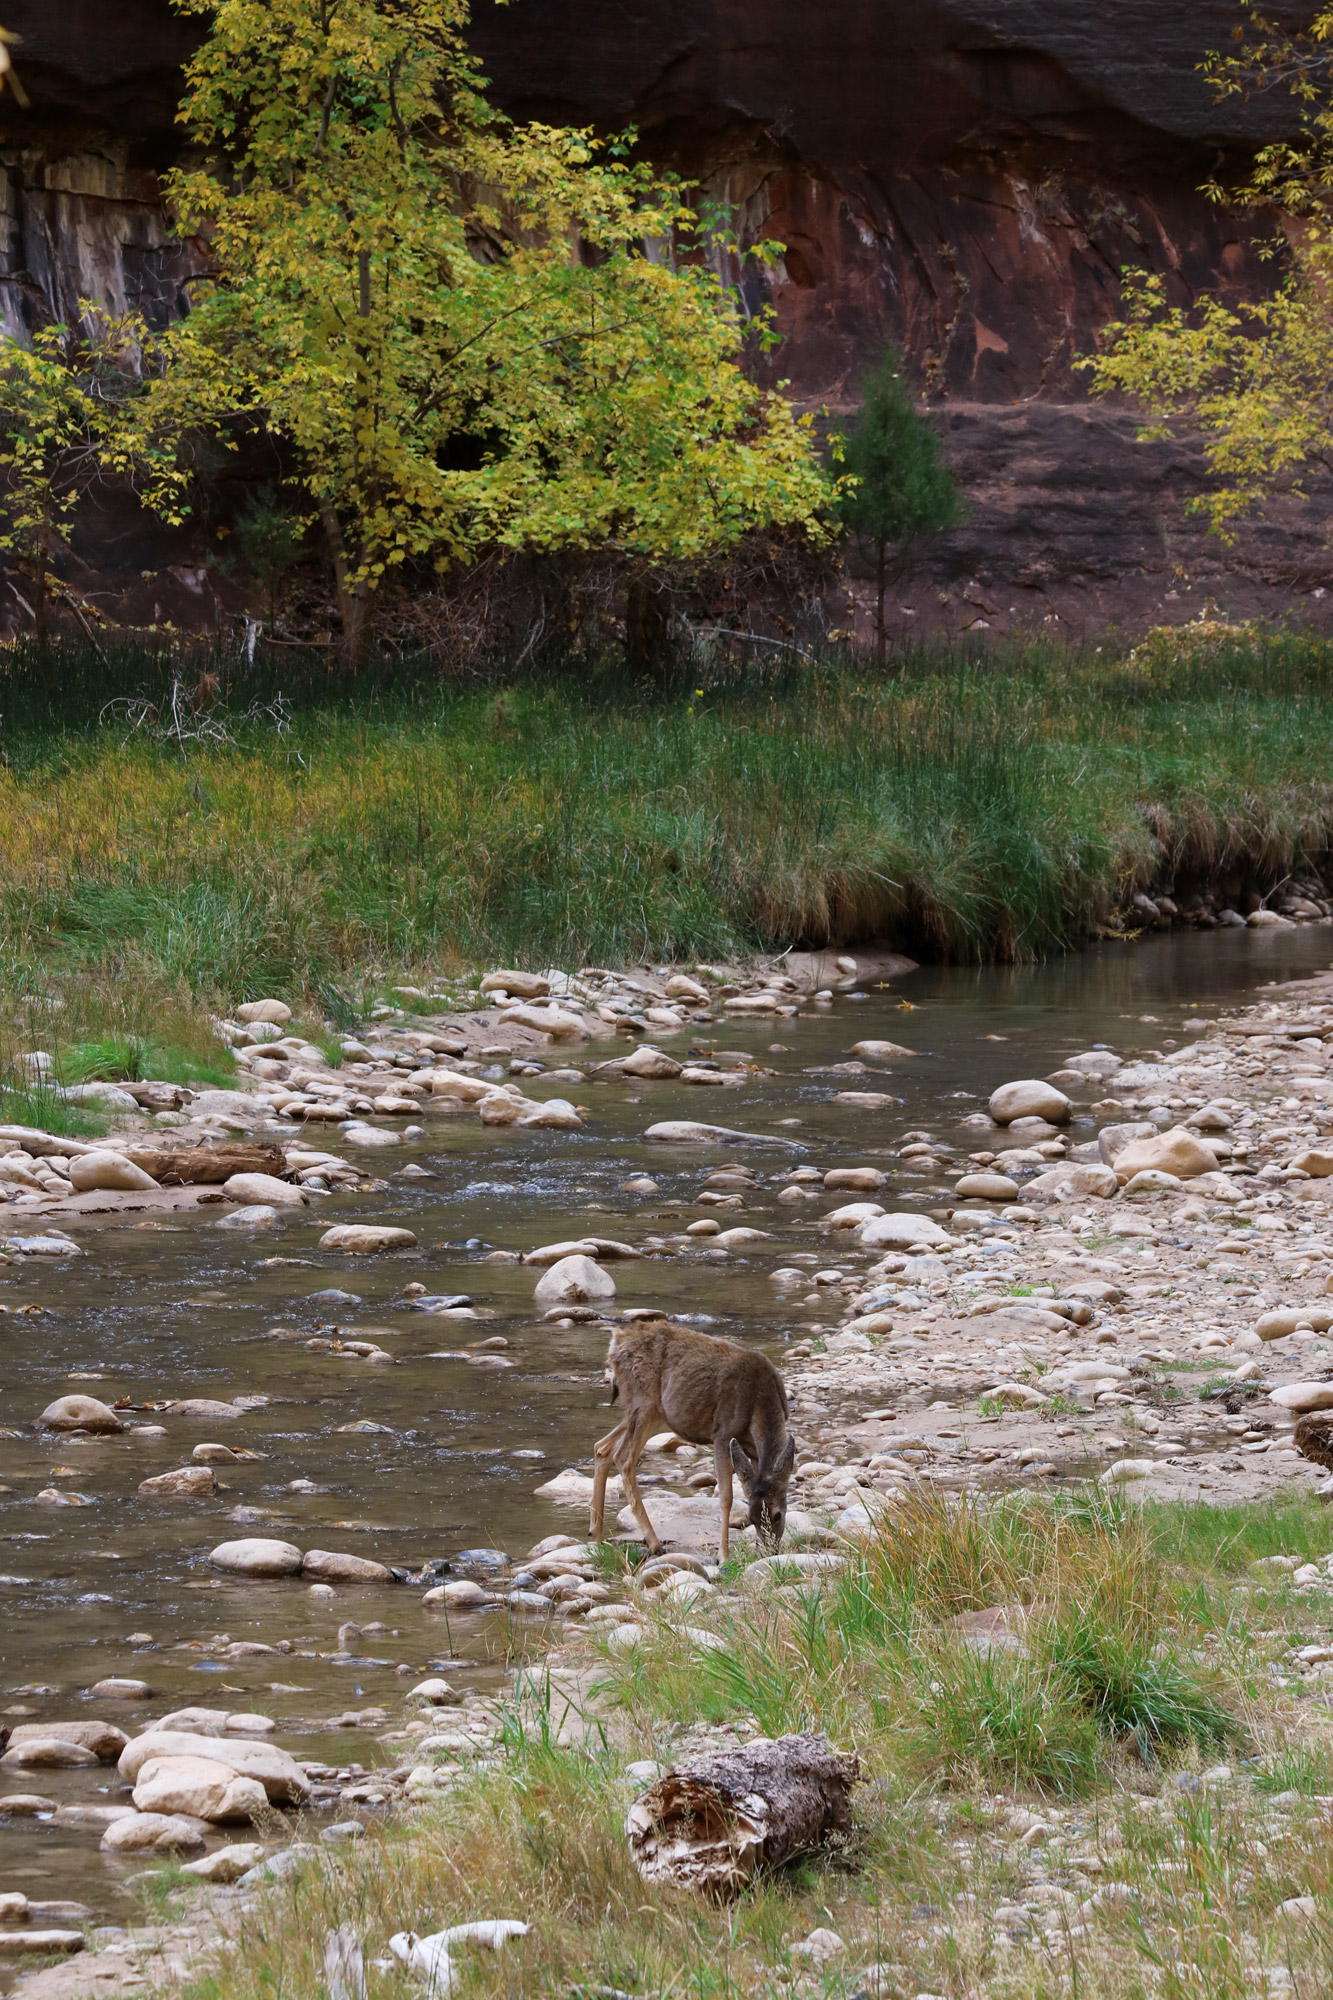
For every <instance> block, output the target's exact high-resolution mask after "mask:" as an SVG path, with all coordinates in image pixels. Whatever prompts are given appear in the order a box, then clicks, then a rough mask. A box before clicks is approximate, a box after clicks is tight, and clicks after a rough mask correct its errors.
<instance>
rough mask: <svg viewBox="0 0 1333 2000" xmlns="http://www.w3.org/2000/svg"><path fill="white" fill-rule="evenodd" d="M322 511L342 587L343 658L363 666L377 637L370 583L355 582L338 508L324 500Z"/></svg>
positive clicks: (335, 574) (353, 665)
mask: <svg viewBox="0 0 1333 2000" xmlns="http://www.w3.org/2000/svg"><path fill="white" fill-rule="evenodd" d="M319 514H320V519H321V520H322V522H323V523H324V533H325V536H326V538H327V540H328V544H329V554H330V555H331V556H332V558H333V579H334V582H335V584H336V585H337V589H338V615H339V617H340V618H341V620H342V628H343V658H344V659H345V660H346V662H347V664H348V666H349V667H363V666H364V665H365V664H366V661H367V660H368V658H369V657H370V642H371V640H372V638H373V637H374V624H373V621H372V617H371V612H372V605H371V593H370V586H369V585H368V584H367V583H366V581H365V579H364V578H362V579H361V580H360V581H359V582H353V581H352V572H351V565H350V564H349V562H348V560H347V544H346V543H345V542H344V540H343V531H342V523H341V522H340V521H339V519H338V513H337V509H336V508H335V507H334V505H333V503H332V501H330V500H321V501H320V503H319Z"/></svg>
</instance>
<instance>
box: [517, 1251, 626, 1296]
mask: <svg viewBox="0 0 1333 2000" xmlns="http://www.w3.org/2000/svg"><path fill="white" fill-rule="evenodd" d="M615 1295H616V1281H615V1279H614V1278H613V1277H612V1276H611V1273H610V1272H609V1271H604V1270H603V1269H602V1267H601V1265H600V1264H595V1263H594V1262H593V1260H592V1258H591V1257H584V1256H582V1255H575V1256H573V1257H562V1258H561V1259H560V1261H559V1262H558V1263H556V1264H552V1265H551V1267H550V1269H549V1270H547V1271H544V1272H543V1273H542V1275H541V1277H540V1278H539V1279H538V1280H537V1286H536V1290H535V1292H534V1294H533V1296H534V1298H535V1299H536V1301H537V1303H538V1305H546V1306H551V1305H581V1304H585V1303H587V1302H588V1301H590V1300H592V1299H613V1298H614V1297H615Z"/></svg>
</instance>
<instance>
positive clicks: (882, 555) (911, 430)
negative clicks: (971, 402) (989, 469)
mask: <svg viewBox="0 0 1333 2000" xmlns="http://www.w3.org/2000/svg"><path fill="white" fill-rule="evenodd" d="M862 393H863V396H864V399H865V400H864V401H863V403H862V405H861V408H860V410H859V412H858V413H857V416H856V418H855V421H854V422H853V423H852V424H851V425H850V427H849V428H848V429H847V430H846V431H845V432H843V433H842V466H841V470H842V472H843V473H844V474H847V475H850V477H849V478H848V481H847V485H846V486H845V487H844V489H843V491H842V494H841V496H840V499H839V502H838V514H839V517H840V519H841V520H842V522H843V524H844V526H846V527H847V528H849V529H850V530H851V532H852V533H853V534H854V535H855V536H856V539H857V541H858V542H859V543H860V544H861V545H862V547H863V549H865V550H866V551H867V552H868V553H869V554H870V555H871V556H872V557H873V560H874V565H875V658H876V659H877V660H878V661H881V662H882V661H883V658H884V593H885V590H886V589H887V588H888V583H889V577H890V558H892V574H893V575H895V576H898V575H901V573H902V571H903V569H904V567H905V566H906V562H907V558H908V556H909V554H910V552H911V550H912V548H913V547H914V546H915V544H916V543H917V542H919V541H920V540H921V539H922V537H923V536H926V535H939V534H943V532H944V530H945V529H946V528H952V527H953V526H954V524H955V522H957V521H958V520H959V519H961V517H962V503H961V501H960V499H959V495H958V488H957V487H956V485H955V484H954V480H953V475H952V473H951V472H950V471H949V468H948V467H947V466H946V465H945V463H944V461H943V459H942V458H941V457H940V445H939V439H938V437H937V436H936V435H935V430H934V427H933V426H932V425H931V423H930V422H929V420H928V419H927V418H925V417H923V416H922V415H921V413H920V412H919V411H918V409H917V407H916V404H915V402H914V400H913V397H912V391H911V388H910V385H909V384H908V381H907V378H906V376H905V374H904V372H903V358H902V355H901V353H900V352H899V350H898V349H897V348H896V347H886V348H885V350H884V353H883V356H882V357H881V359H880V361H879V363H878V365H877V366H876V367H874V368H872V369H871V370H870V372H869V373H868V374H867V375H866V376H865V378H864V380H863V382H862ZM853 482H855V483H853Z"/></svg>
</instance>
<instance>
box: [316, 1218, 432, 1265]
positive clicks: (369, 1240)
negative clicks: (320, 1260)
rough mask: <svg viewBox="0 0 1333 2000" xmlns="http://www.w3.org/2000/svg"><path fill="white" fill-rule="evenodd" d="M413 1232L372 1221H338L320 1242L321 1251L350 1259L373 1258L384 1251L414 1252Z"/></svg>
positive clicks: (415, 1244)
mask: <svg viewBox="0 0 1333 2000" xmlns="http://www.w3.org/2000/svg"><path fill="white" fill-rule="evenodd" d="M416 1246H417V1239H416V1237H415V1236H414V1235H413V1233H412V1231H411V1230H410V1229H391V1228H389V1227H388V1226H387V1225H385V1224H381V1223H372V1222H339V1223H335V1224H334V1226H333V1228H332V1229H326V1230H325V1231H324V1234H323V1235H322V1236H321V1237H320V1239H319V1247H320V1249H321V1250H341V1251H343V1252H344V1253H345V1254H346V1255H347V1256H349V1257H374V1256H376V1255H377V1254H378V1253H379V1252H380V1251H381V1250H415V1249H416Z"/></svg>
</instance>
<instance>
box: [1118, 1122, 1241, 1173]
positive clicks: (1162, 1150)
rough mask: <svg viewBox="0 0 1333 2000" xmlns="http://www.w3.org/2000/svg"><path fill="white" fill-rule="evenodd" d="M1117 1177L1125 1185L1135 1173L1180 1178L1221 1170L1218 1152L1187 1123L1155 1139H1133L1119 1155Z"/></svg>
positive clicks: (1162, 1133)
mask: <svg viewBox="0 0 1333 2000" xmlns="http://www.w3.org/2000/svg"><path fill="white" fill-rule="evenodd" d="M1114 1166H1115V1174H1116V1179H1117V1180H1118V1181H1120V1182H1121V1183H1122V1185H1123V1183H1124V1182H1126V1181H1131V1180H1133V1178H1134V1176H1135V1174H1143V1173H1162V1174H1174V1175H1175V1177H1176V1179H1177V1180H1179V1181H1185V1180H1193V1179H1195V1178H1196V1176H1197V1175H1199V1174H1211V1173H1216V1171H1217V1155H1216V1153H1214V1152H1213V1151H1212V1149H1211V1148H1210V1147H1208V1146H1205V1145H1204V1144H1203V1142H1202V1140H1200V1139H1196V1138H1195V1136H1194V1134H1193V1133H1192V1132H1187V1131H1186V1130H1185V1128H1184V1126H1183V1125H1175V1126H1173V1127H1172V1128H1171V1130H1170V1131H1169V1132H1159V1133H1157V1134H1155V1135H1154V1137H1153V1138H1151V1139H1133V1140H1131V1141H1130V1143H1129V1145H1127V1146H1125V1147H1123V1148H1122V1149H1121V1151H1120V1152H1118V1153H1117V1154H1116V1156H1115V1161H1114Z"/></svg>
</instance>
